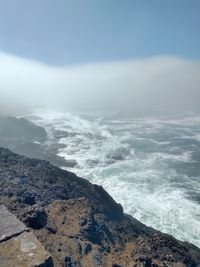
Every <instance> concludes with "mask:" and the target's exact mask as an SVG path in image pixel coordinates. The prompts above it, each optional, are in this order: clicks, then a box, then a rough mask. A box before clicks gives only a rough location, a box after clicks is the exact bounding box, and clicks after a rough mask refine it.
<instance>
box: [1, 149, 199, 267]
mask: <svg viewBox="0 0 200 267" xmlns="http://www.w3.org/2000/svg"><path fill="white" fill-rule="evenodd" d="M30 196H31V197H34V202H35V203H34V204H32V201H29V200H30V199H29V197H30ZM27 200H28V201H27ZM0 202H1V203H4V204H5V205H7V207H8V209H9V210H11V211H12V212H13V213H15V214H16V216H18V218H21V220H24V221H25V222H26V223H27V225H28V226H29V227H32V228H34V229H33V230H34V234H35V236H36V237H37V238H38V239H39V240H40V242H41V243H42V244H43V245H44V246H45V248H47V249H48V250H49V251H50V252H51V255H52V257H53V260H54V261H56V262H57V265H56V267H57V266H71V267H72V266H73V267H80V266H81V267H93V266H101V267H111V266H121V267H122V266H123V267H133V266H136V267H138V266H152V267H153V266H154V267H155V266H156V267H166V266H168V267H197V266H198V267H199V266H200V249H198V248H197V247H195V246H193V245H192V244H188V243H186V242H181V241H178V240H176V239H175V238H173V237H172V236H170V235H166V234H163V233H161V232H159V231H156V230H154V229H152V228H149V227H147V226H145V225H144V224H142V223H140V222H139V221H137V220H136V219H134V218H132V217H131V216H128V215H126V214H124V213H123V209H122V207H121V205H119V204H117V203H116V202H115V201H114V200H113V199H112V197H111V196H109V195H108V193H107V192H106V191H105V190H104V189H103V188H102V187H101V186H98V185H93V184H91V183H89V182H88V181H87V180H85V179H82V178H79V177H77V176H76V175H75V174H73V173H71V172H67V171H64V170H61V169H59V168H58V167H55V166H53V165H51V164H50V163H48V162H45V161H41V160H36V159H28V158H26V157H22V156H19V155H16V154H14V153H12V152H10V151H9V150H6V149H3V148H0ZM36 207H37V208H36ZM40 215H42V216H41V218H43V219H42V220H41V221H40V219H39V218H40ZM28 217H30V218H34V220H35V219H36V221H38V220H39V221H40V222H42V223H40V227H34V224H33V225H31V224H30V223H29V220H27V218H28ZM88 245H89V247H88ZM59 264H60V265H59ZM22 266H23V265H22ZM6 267H7V266H6Z"/></svg>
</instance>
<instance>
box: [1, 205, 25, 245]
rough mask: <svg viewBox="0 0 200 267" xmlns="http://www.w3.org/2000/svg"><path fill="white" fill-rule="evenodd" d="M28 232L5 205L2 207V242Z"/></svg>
mask: <svg viewBox="0 0 200 267" xmlns="http://www.w3.org/2000/svg"><path fill="white" fill-rule="evenodd" d="M26 230H27V227H26V226H25V225H24V224H23V223H22V222H20V221H19V220H18V219H17V218H16V217H15V216H14V215H13V214H12V213H10V212H9V211H8V210H7V209H6V208H5V207H4V206H3V205H0V242H1V241H4V240H7V239H9V238H11V237H12V236H16V235H19V234H21V233H23V232H24V231H26Z"/></svg>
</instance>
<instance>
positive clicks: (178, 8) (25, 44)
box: [0, 0, 200, 65]
mask: <svg viewBox="0 0 200 267" xmlns="http://www.w3.org/2000/svg"><path fill="white" fill-rule="evenodd" d="M199 14H200V1H199V0H84V1H83V0H57V1H55V0H34V1H27V0H14V1H13V0H0V51H4V52H7V53H9V54H13V55H17V56H21V57H25V58H30V59H34V60H37V61H41V62H45V63H47V64H51V65H69V64H78V63H87V62H99V61H113V60H124V59H133V58H144V57H151V56H155V55H175V56H180V57H184V58H188V59H194V60H197V59H200V49H199V47H200V15H199Z"/></svg>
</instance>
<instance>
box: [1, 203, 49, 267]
mask: <svg viewBox="0 0 200 267" xmlns="http://www.w3.org/2000/svg"><path fill="white" fill-rule="evenodd" d="M0 216H1V217H0V235H1V236H0V267H11V266H13V267H30V266H31V267H53V261H52V257H51V255H50V254H49V253H48V252H47V251H46V250H45V249H44V247H43V246H42V244H41V243H40V242H39V240H38V239H37V238H36V237H35V235H34V234H33V233H32V232H28V229H27V227H26V226H25V225H24V224H23V223H22V222H20V221H19V220H18V219H17V218H16V217H15V216H14V215H13V214H11V213H10V212H9V211H8V210H7V209H6V208H5V207H4V206H3V205H0Z"/></svg>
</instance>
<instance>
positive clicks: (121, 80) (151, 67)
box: [0, 53, 200, 115]
mask: <svg viewBox="0 0 200 267" xmlns="http://www.w3.org/2000/svg"><path fill="white" fill-rule="evenodd" d="M199 85H200V62H198V61H189V60H186V59H182V58H177V57H173V56H157V57H152V58H146V59H140V60H127V61H115V62H101V63H98V62H96V63H88V64H81V65H73V66H66V67H53V66H48V65H45V64H42V63H38V62H35V61H31V60H28V59H23V58H18V57H14V56H11V55H8V54H5V53H0V113H9V114H12V113H16V112H19V111H20V110H25V109H26V108H29V107H33V106H38V105H39V106H45V107H47V108H51V109H52V108H60V109H64V110H93V109H95V110H96V109H98V110H102V109H104V110H105V109H106V110H107V109H110V110H120V111H129V112H132V113H133V114H147V115H149V114H161V113H168V112H182V111H188V110H193V111H199V106H200V88H199Z"/></svg>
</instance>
